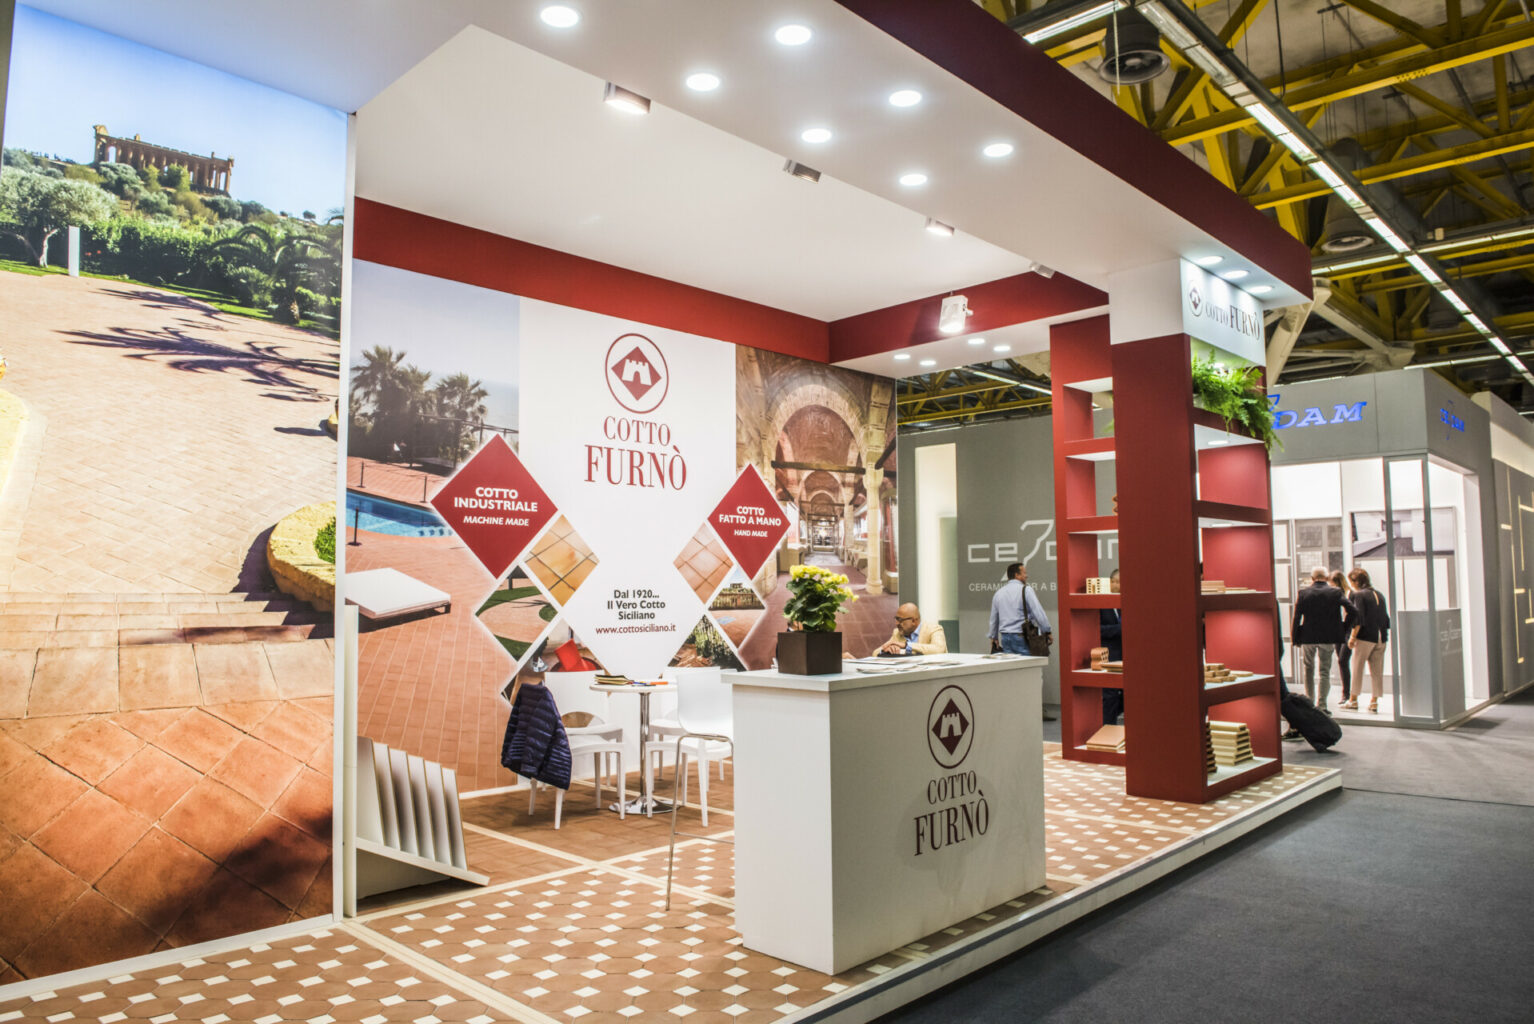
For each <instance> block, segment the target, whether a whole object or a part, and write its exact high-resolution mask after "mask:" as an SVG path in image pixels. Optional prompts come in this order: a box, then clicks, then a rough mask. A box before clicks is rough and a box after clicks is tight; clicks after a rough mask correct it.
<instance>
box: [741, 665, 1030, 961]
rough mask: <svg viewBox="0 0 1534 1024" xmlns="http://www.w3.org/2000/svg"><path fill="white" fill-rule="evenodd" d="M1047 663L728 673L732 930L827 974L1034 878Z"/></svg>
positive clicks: (1013, 892) (994, 901) (1008, 894)
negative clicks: (731, 761)
mask: <svg viewBox="0 0 1534 1024" xmlns="http://www.w3.org/2000/svg"><path fill="white" fill-rule="evenodd" d="M934 662H942V663H946V664H933V663H934ZM1045 663H1046V659H1044V658H1013V659H1008V660H988V659H985V658H981V657H980V656H978V655H962V654H952V655H939V656H935V657H930V658H927V659H923V663H922V664H921V665H920V667H913V668H911V669H910V670H907V671H902V672H899V673H892V674H863V673H860V672H856V671H852V672H847V673H844V674H840V675H833V676H788V675H782V674H780V673H778V672H742V673H738V674H732V673H726V674H725V677H724V678H725V679H726V680H727V681H729V682H731V683H733V685H734V688H735V689H734V712H735V726H734V728H735V908H736V909H735V923H736V927H737V928H738V929H739V931H740V934H741V936H742V939H743V941H744V944H745V946H746V947H747V948H748V949H754V950H758V951H760V952H763V953H767V954H769V955H771V956H775V957H778V958H780V959H783V960H788V961H790V962H792V963H797V964H802V965H803V966H805V967H809V968H813V969H815V970H818V971H824V972H826V973H828V974H835V973H838V972H840V971H843V970H846V969H847V968H849V967H853V966H855V965H857V964H860V963H863V962H864V961H866V960H870V959H873V958H874V957H877V956H880V955H882V954H884V953H887V952H889V951H890V950H892V949H896V948H898V947H899V946H902V945H905V944H906V943H908V942H911V941H913V940H915V939H919V938H921V937H922V936H924V935H930V934H931V933H933V932H935V931H937V930H939V929H941V928H945V927H947V926H949V925H951V924H954V923H956V922H958V921H962V920H964V919H965V918H968V917H971V916H973V915H974V914H977V913H979V912H981V911H983V910H987V909H989V908H991V907H994V906H996V905H998V904H1000V903H1003V902H1005V901H1007V900H1009V899H1012V898H1014V897H1016V896H1019V895H1021V894H1023V893H1025V892H1028V891H1030V890H1032V889H1036V888H1038V887H1039V886H1041V885H1043V884H1044V774H1043V771H1044V770H1043V759H1042V757H1041V754H1040V749H1041V744H1042V733H1041V726H1040V724H1039V723H1040V718H1041V706H1040V698H1041V691H1042V688H1043V674H1042V666H1043V665H1044V664H1045Z"/></svg>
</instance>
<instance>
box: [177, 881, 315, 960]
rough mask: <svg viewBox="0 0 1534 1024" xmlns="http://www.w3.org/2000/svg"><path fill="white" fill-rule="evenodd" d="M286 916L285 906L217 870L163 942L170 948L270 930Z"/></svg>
mask: <svg viewBox="0 0 1534 1024" xmlns="http://www.w3.org/2000/svg"><path fill="white" fill-rule="evenodd" d="M288 917H289V913H288V908H287V907H284V906H283V905H282V904H281V903H278V902H277V901H276V900H274V899H272V898H271V897H270V896H268V895H266V893H264V892H262V891H261V890H259V889H257V888H256V887H255V886H253V885H251V884H250V883H248V882H245V881H242V880H241V879H239V878H236V877H235V876H234V875H232V874H230V873H229V872H228V871H226V870H222V869H221V870H219V871H218V872H217V873H216V874H214V876H213V880H212V881H211V882H209V883H208V884H207V885H206V886H204V887H203V890H202V892H200V893H198V894H197V896H196V897H195V898H194V899H193V900H192V901H191V903H190V905H189V906H188V907H187V909H186V911H185V912H184V913H183V914H182V915H181V917H180V918H178V919H177V921H176V923H175V924H174V925H173V926H172V927H171V929H170V931H169V932H168V933H167V934H166V939H167V940H168V941H170V942H171V944H173V945H176V946H187V945H191V944H193V943H196V942H209V941H211V940H213V939H221V938H223V937H225V936H227V935H235V934H237V933H239V932H248V931H256V930H258V929H261V928H271V927H273V926H275V925H279V924H282V923H283V922H285V921H287V919H288Z"/></svg>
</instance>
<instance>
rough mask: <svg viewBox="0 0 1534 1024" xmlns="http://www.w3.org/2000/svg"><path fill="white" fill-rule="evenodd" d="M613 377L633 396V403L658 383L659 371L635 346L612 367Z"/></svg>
mask: <svg viewBox="0 0 1534 1024" xmlns="http://www.w3.org/2000/svg"><path fill="white" fill-rule="evenodd" d="M612 371H613V376H614V377H617V378H618V383H620V384H622V385H623V386H624V387H625V388H626V389H628V393H629V394H631V395H633V396H634V401H636V402H637V401H639V400H640V399H641V398H643V397H644V396H645V395H646V393H648V392H649V390H650V389H651V388H653V387H654V386H655V385H657V384H659V383H660V371H659V370H657V369H656V368H655V364H654V363H652V362H650V360H648V359H646V358H645V354H644V353H643V352H641V351H639V346H638V345H635V346H634V347H633V348H632V349H630V350H629V353H628V355H626V356H624V357H623V358H621V359H619V360H618V361H617V362H616V363H613V365H612Z"/></svg>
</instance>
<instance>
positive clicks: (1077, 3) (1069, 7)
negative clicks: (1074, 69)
mask: <svg viewBox="0 0 1534 1024" xmlns="http://www.w3.org/2000/svg"><path fill="white" fill-rule="evenodd" d="M1128 6H1129V3H1128V0H1050V2H1049V3H1047V4H1045V5H1044V6H1043V7H1041V8H1039V10H1038V11H1036V12H1034V13H1032V14H1028V15H1025V16H1023V17H1020V18H1013V19H1012V20H1011V21H1009V22H1007V25H1008V26H1009V27H1011V28H1012V29H1015V30H1016V31H1018V32H1020V33H1022V36H1023V38H1024V39H1026V40H1028V41H1029V42H1030V43H1033V44H1034V45H1035V46H1036V45H1038V44H1039V43H1042V42H1044V41H1045V40H1046V39H1053V38H1054V37H1055V36H1058V35H1061V34H1062V33H1065V32H1069V31H1070V30H1071V29H1073V28H1076V27H1078V26H1081V25H1085V24H1086V23H1087V22H1089V21H1093V20H1095V19H1097V18H1101V17H1104V16H1106V15H1109V14H1112V13H1113V12H1115V11H1121V10H1123V9H1124V8H1126V7H1128Z"/></svg>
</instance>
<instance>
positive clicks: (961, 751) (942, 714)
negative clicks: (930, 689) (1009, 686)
mask: <svg viewBox="0 0 1534 1024" xmlns="http://www.w3.org/2000/svg"><path fill="white" fill-rule="evenodd" d="M974 742H975V709H974V706H973V705H971V704H970V702H969V694H967V693H965V692H964V691H963V690H961V689H959V688H958V687H957V686H945V687H943V688H942V689H941V690H939V691H938V693H937V696H936V697H934V698H932V706H931V708H929V709H928V710H927V749H928V750H930V751H932V759H933V760H934V761H936V762H937V763H938V765H939V766H941V767H943V768H957V767H958V766H959V765H961V764H963V763H964V759H965V758H966V757H968V756H969V748H970V747H972V746H973V745H974Z"/></svg>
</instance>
